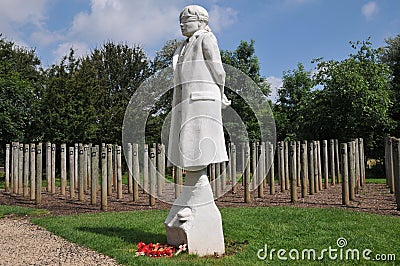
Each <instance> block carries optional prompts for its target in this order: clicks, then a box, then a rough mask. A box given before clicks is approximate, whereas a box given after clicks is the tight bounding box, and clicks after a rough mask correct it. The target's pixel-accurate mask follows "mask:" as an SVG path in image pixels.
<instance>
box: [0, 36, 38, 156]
mask: <svg viewBox="0 0 400 266" xmlns="http://www.w3.org/2000/svg"><path fill="white" fill-rule="evenodd" d="M39 65H40V61H39V59H38V58H37V56H36V54H35V52H34V50H28V49H25V48H22V47H19V46H17V45H15V44H14V43H13V42H11V41H7V40H6V39H5V38H2V36H1V34H0V145H1V147H4V145H5V144H6V143H10V142H11V141H21V142H23V141H25V142H26V141H32V140H36V138H37V137H38V135H37V134H38V132H37V130H36V129H37V126H36V113H37V107H38V103H37V100H38V97H39V94H38V92H39V88H40V73H39V70H38V66H39ZM1 151H3V149H1ZM0 157H1V154H0Z"/></svg>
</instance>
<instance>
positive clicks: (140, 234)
mask: <svg viewBox="0 0 400 266" xmlns="http://www.w3.org/2000/svg"><path fill="white" fill-rule="evenodd" d="M77 229H78V230H80V231H83V232H89V233H93V234H99V235H104V236H107V237H118V238H120V239H122V240H124V241H125V242H127V243H131V244H137V243H139V242H140V241H143V242H145V243H150V242H151V243H166V242H167V238H166V235H164V234H155V233H151V232H144V231H142V230H137V229H135V228H130V229H127V228H122V227H79V228H77Z"/></svg>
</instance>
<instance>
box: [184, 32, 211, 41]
mask: <svg viewBox="0 0 400 266" xmlns="http://www.w3.org/2000/svg"><path fill="white" fill-rule="evenodd" d="M207 32H208V31H206V30H198V31H196V32H195V33H193V35H192V37H190V38H188V42H190V41H192V40H194V39H197V37H199V36H200V35H202V34H204V33H207Z"/></svg>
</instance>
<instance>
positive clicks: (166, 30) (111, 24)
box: [0, 0, 237, 64]
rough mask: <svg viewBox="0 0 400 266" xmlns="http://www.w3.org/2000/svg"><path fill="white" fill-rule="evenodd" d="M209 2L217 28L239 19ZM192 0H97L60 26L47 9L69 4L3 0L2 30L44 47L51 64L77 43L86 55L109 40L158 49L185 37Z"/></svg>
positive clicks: (0, 0) (0, 4)
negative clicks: (182, 18)
mask: <svg viewBox="0 0 400 266" xmlns="http://www.w3.org/2000/svg"><path fill="white" fill-rule="evenodd" d="M208 2H209V5H208V9H209V13H210V26H211V27H212V29H213V30H214V31H215V32H218V31H221V30H223V29H225V28H226V27H229V26H230V25H232V24H233V23H235V21H236V16H237V11H235V10H234V9H232V8H229V7H220V6H218V3H217V2H213V1H212V0H209V1H208ZM187 4H188V3H187V2H186V1H185V0H174V1H160V0H145V1H143V0H91V1H90V6H89V9H88V10H85V11H82V12H80V13H76V14H75V16H74V17H73V19H72V20H71V21H69V23H68V24H64V25H63V26H61V27H60V28H58V29H57V28H56V29H54V27H51V26H53V25H52V21H49V20H48V17H47V13H46V12H49V11H50V10H53V11H52V12H54V10H56V11H55V12H62V11H61V10H59V9H60V8H63V7H65V6H66V5H68V4H66V3H54V2H52V1H50V0H35V1H32V0H30V1H27V0H0V32H2V33H3V34H4V37H6V38H7V39H11V40H13V41H15V42H16V43H17V44H22V45H24V46H27V47H28V45H26V44H27V43H28V44H30V45H31V46H33V47H36V48H37V51H43V52H44V55H45V60H44V61H46V62H47V63H50V64H51V63H54V62H52V61H53V60H52V59H51V58H50V57H51V55H53V56H55V58H56V59H57V60H59V59H60V58H61V57H62V56H64V55H67V54H68V52H69V49H70V47H71V45H73V47H74V48H75V49H79V51H77V54H79V55H84V54H86V53H87V52H89V51H90V49H93V48H95V47H100V46H101V45H102V44H103V43H104V42H106V41H112V42H117V43H127V44H129V45H132V44H138V45H141V46H143V48H144V49H145V50H146V51H148V52H149V51H150V53H152V52H154V50H156V49H160V48H161V46H162V45H163V43H165V42H166V41H167V40H170V39H174V38H182V35H181V32H180V28H179V18H178V16H179V13H180V12H181V10H182V8H183V7H184V6H185V5H187ZM32 44H33V45H32ZM42 56H43V55H42ZM42 59H43V57H42Z"/></svg>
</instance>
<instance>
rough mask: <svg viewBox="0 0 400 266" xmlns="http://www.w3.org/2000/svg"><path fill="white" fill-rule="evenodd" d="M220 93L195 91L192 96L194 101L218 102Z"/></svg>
mask: <svg viewBox="0 0 400 266" xmlns="http://www.w3.org/2000/svg"><path fill="white" fill-rule="evenodd" d="M220 97H221V96H220V94H219V93H218V92H212V91H194V92H192V93H191V94H190V99H191V100H192V101H216V100H219V99H220Z"/></svg>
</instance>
